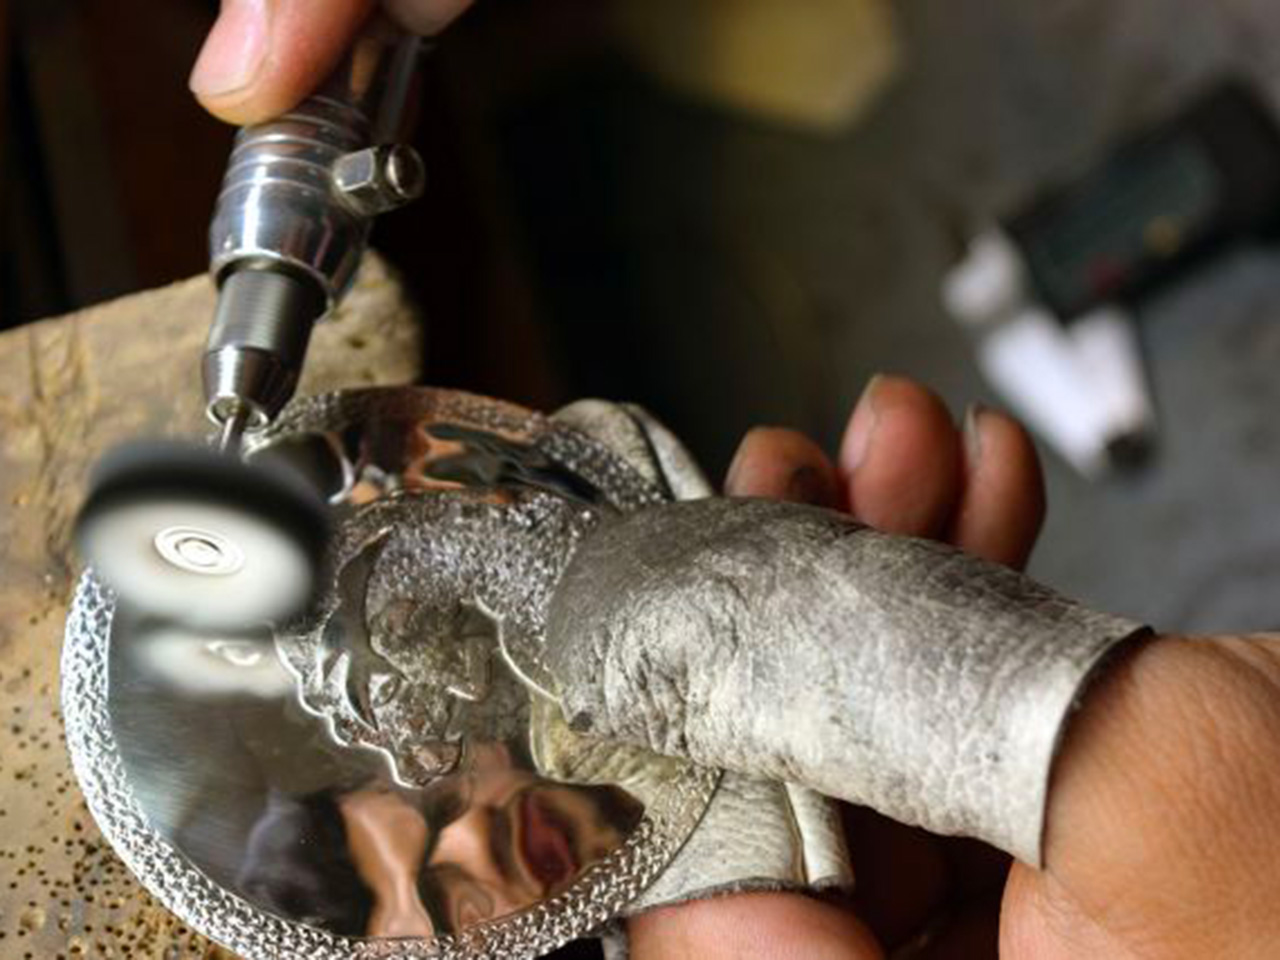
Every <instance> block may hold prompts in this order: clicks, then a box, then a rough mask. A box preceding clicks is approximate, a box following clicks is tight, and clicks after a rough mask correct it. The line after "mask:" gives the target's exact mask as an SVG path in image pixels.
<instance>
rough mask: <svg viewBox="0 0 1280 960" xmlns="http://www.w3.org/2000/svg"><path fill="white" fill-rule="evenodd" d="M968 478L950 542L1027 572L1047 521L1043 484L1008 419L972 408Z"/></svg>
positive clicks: (1027, 446)
mask: <svg viewBox="0 0 1280 960" xmlns="http://www.w3.org/2000/svg"><path fill="white" fill-rule="evenodd" d="M964 474H965V479H964V493H963V495H962V497H961V500H960V508H959V510H958V511H957V513H956V518H955V524H954V526H953V528H952V535H951V541H952V542H953V543H954V544H955V545H956V546H958V547H959V548H960V549H961V550H964V551H966V552H968V553H972V554H974V555H976V556H979V557H985V558H986V559H988V560H992V561H994V562H996V563H1003V564H1006V565H1008V566H1011V567H1016V568H1019V569H1021V568H1022V567H1024V566H1026V563H1027V558H1028V557H1029V556H1030V555H1031V548H1032V547H1033V546H1034V545H1035V541H1036V536H1037V535H1038V534H1039V532H1040V524H1041V523H1042V522H1043V521H1044V479H1043V477H1042V476H1041V473H1040V461H1039V459H1038V458H1037V456H1036V449H1035V445H1034V444H1033V443H1032V442H1031V438H1030V437H1029V436H1027V432H1026V431H1025V430H1023V429H1022V427H1021V426H1019V425H1018V423H1017V422H1016V421H1015V420H1013V419H1012V418H1011V417H1008V416H1006V415H1004V414H1003V413H997V412H996V411H994V410H987V409H984V408H982V407H976V406H975V407H971V408H970V410H969V413H968V414H967V415H966V416H965V427H964Z"/></svg>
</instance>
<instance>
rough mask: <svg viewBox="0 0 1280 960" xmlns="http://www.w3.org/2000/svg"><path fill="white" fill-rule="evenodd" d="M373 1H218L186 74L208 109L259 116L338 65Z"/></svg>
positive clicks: (295, 97) (240, 117)
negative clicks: (209, 27)
mask: <svg viewBox="0 0 1280 960" xmlns="http://www.w3.org/2000/svg"><path fill="white" fill-rule="evenodd" d="M372 6H373V0H223V3H222V9H221V12H220V13H219V14H218V19H217V22H215V23H214V25H213V29H212V30H211V31H210V32H209V36H208V38H207V39H206V40H205V43H204V47H203V48H202V49H201V51H200V56H199V58H198V59H197V60H196V65H195V68H194V70H192V73H191V81H190V86H191V91H192V92H193V93H194V94H195V95H196V99H197V100H199V101H200V103H201V104H202V105H203V106H204V107H205V108H206V109H207V110H209V112H210V113H212V114H213V115H214V116H216V117H219V118H220V119H222V120H226V121H227V122H229V123H234V124H238V125H244V124H249V123H258V122H261V121H263V120H269V119H270V118H272V117H275V116H278V115H279V114H281V113H284V112H285V111H286V110H289V109H290V108H291V107H293V106H294V105H296V104H297V103H298V101H300V100H301V99H302V98H303V97H305V96H306V95H307V94H309V93H310V92H311V91H312V90H313V89H314V88H315V87H316V85H317V84H319V83H320V81H321V80H323V79H324V77H325V75H326V74H327V73H328V72H329V71H331V70H332V69H333V68H334V66H335V65H336V64H337V62H338V60H339V58H340V57H341V56H342V54H343V52H344V51H345V50H346V49H347V47H348V46H349V45H350V43H351V41H352V39H353V38H354V36H355V34H356V32H357V31H358V30H359V29H360V26H361V25H362V24H363V22H364V20H365V19H366V18H367V17H368V15H369V11H370V9H371V8H372Z"/></svg>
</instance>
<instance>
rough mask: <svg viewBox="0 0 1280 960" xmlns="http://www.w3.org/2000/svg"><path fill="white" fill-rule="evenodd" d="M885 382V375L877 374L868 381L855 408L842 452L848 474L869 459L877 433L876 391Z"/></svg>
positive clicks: (843, 464)
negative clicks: (874, 436) (872, 439)
mask: <svg viewBox="0 0 1280 960" xmlns="http://www.w3.org/2000/svg"><path fill="white" fill-rule="evenodd" d="M883 382H884V376H883V374H879V373H877V374H876V375H875V376H874V377H872V378H871V379H870V380H868V381H867V385H866V387H864V388H863V390H862V396H861V397H859V398H858V404H857V406H856V407H854V408H853V419H852V420H851V421H850V422H849V432H848V433H847V434H846V435H845V439H844V449H842V450H841V451H840V462H841V465H842V466H843V467H844V469H845V471H846V472H847V473H854V472H856V471H857V469H858V467H859V466H860V465H861V464H862V461H863V460H865V459H866V458H867V451H868V450H870V449H871V438H872V436H873V435H874V434H875V432H876V426H877V421H878V420H879V416H880V415H879V412H878V411H877V409H876V391H877V390H878V389H879V388H880V384H881V383H883Z"/></svg>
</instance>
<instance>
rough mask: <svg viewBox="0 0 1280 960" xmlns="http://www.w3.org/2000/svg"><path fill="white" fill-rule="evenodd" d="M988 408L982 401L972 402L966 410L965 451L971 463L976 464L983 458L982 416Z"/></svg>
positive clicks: (971, 464)
mask: <svg viewBox="0 0 1280 960" xmlns="http://www.w3.org/2000/svg"><path fill="white" fill-rule="evenodd" d="M986 412H987V408H986V407H985V406H983V405H982V404H980V403H971V404H969V406H968V408H967V409H966V410H965V412H964V452H965V456H966V457H968V458H969V465H970V466H974V465H976V464H977V463H978V461H979V460H981V459H982V422H981V421H982V417H983V415H984V414H985V413H986Z"/></svg>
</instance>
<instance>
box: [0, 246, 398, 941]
mask: <svg viewBox="0 0 1280 960" xmlns="http://www.w3.org/2000/svg"><path fill="white" fill-rule="evenodd" d="M212 309H213V290H212V288H211V285H210V284H209V282H208V281H207V280H205V279H203V278H200V279H195V280H189V281H185V282H182V283H178V284H174V285H173V286H170V287H166V288H163V289H160V290H153V291H149V292H146V293H140V294H136V295H134V296H130V297H126V298H123V299H121V300H117V301H114V302H111V303H107V304H103V305H101V306H97V307H93V308H90V309H87V310H84V311H82V312H80V313H76V314H72V315H70V316H66V317H59V318H56V319H52V320H45V321H42V322H40V323H36V324H32V325H30V326H27V327H23V328H19V329H17V330H13V331H10V332H7V333H4V334H2V335H0V958H4V960H8V958H19V960H22V958H25V960H54V958H79V957H89V956H93V957H129V958H151V957H155V958H157V960H161V958H163V960H179V958H186V957H202V958H214V957H217V958H226V957H227V956H228V954H226V953H225V951H221V950H219V949H218V948H216V947H214V946H213V945H211V944H210V943H209V942H208V941H206V940H204V939H203V938H202V937H199V936H197V935H196V934H194V933H193V932H192V931H190V930H189V929H187V928H186V927H184V926H183V924H181V923H180V922H179V921H178V920H177V919H176V918H174V917H172V916H171V915H170V914H169V913H168V912H167V911H166V910H165V909H164V908H163V907H161V906H160V905H159V904H158V903H157V902H156V901H155V900H153V899H152V898H151V897H150V896H149V895H147V894H146V893H145V892H144V891H143V890H142V889H141V887H139V885H138V884H137V883H136V881H134V880H133V878H132V877H131V876H130V875H129V873H128V872H127V870H126V869H125V868H124V866H123V865H122V864H121V863H120V862H119V860H117V859H116V857H115V855H114V854H113V853H112V851H111V848H110V847H109V846H108V845H107V843H106V842H105V841H104V840H103V839H102V837H101V835H100V834H99V833H98V831H97V829H96V828H95V826H94V824H93V821H92V819H91V818H90V816H89V814H88V811H87V810H86V808H85V805H84V801H83V800H82V799H81V797H80V793H79V790H78V789H77V787H76V783H75V779H74V777H73V776H72V773H71V770H70V766H69V761H68V758H67V754H66V749H65V747H64V745H63V737H62V722H61V717H60V713H59V709H58V702H59V701H58V658H59V653H60V648H61V645H62V631H63V622H64V620H65V618H66V612H67V605H68V602H69V600H70V597H71V593H72V589H73V587H74V583H75V578H76V576H77V572H78V571H77V561H76V559H75V556H74V554H73V552H72V550H71V546H70V542H69V531H70V527H71V523H72V520H73V519H74V517H75V512H76V510H77V508H78V506H79V503H80V501H81V498H82V496H83V493H84V484H85V479H86V476H87V474H88V470H89V468H90V466H91V465H92V463H93V462H94V461H95V460H96V459H97V458H98V456H99V455H100V454H101V453H102V452H103V451H104V450H106V449H107V448H109V447H110V446H112V445H113V444H115V443H117V442H118V441H120V440H123V439H126V438H129V437H133V436H143V435H146V436H154V435H170V436H188V437H190V436H197V435H202V434H203V433H204V432H205V431H207V429H208V425H207V424H206V423H205V421H204V418H203V415H202V413H201V409H200V408H201V394H200V386H199V359H200V351H201V349H202V346H203V340H204V336H205V333H206V331H207V327H208V323H209V319H210V317H211V316H212ZM420 358H421V337H420V332H419V328H418V325H417V323H416V319H415V317H414V316H413V313H412V311H411V310H410V309H409V308H408V307H407V306H406V304H405V302H404V297H403V293H402V291H401V288H400V286H399V284H398V283H397V282H396V280H395V278H394V277H393V276H392V275H391V274H390V273H389V272H388V270H387V268H386V267H385V266H384V265H383V264H382V263H381V262H380V261H378V260H376V259H374V258H370V259H369V260H368V261H366V263H365V266H364V269H363V270H362V271H361V275H360V278H359V281H358V283H357V285H356V287H355V289H354V290H353V291H352V293H351V295H350V296H349V297H348V298H347V300H346V302H345V304H344V306H343V309H342V310H341V311H339V313H338V314H337V316H335V317H334V319H333V320H332V321H329V322H327V323H325V324H323V325H322V326H321V327H320V328H319V329H317V331H316V334H315V337H314V339H313V341H312V347H311V355H310V357H309V359H308V365H307V369H306V373H305V375H304V378H303V384H302V392H304V393H314V392H320V391H324V390H329V389H334V388H337V387H339V386H358V385H368V384H377V383H406V382H411V381H413V380H414V379H416V377H417V375H418V372H419V369H420Z"/></svg>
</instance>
